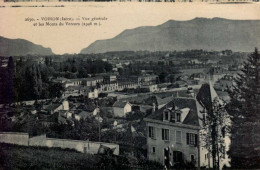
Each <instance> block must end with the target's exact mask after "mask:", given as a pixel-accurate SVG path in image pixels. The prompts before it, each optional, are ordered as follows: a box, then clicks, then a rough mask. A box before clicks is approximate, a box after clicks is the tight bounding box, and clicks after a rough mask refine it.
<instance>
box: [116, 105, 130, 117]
mask: <svg viewBox="0 0 260 170" xmlns="http://www.w3.org/2000/svg"><path fill="white" fill-rule="evenodd" d="M131 111H132V105H131V104H130V103H129V102H126V101H116V102H115V103H114V105H113V112H114V116H115V117H126V114H127V113H128V112H131Z"/></svg>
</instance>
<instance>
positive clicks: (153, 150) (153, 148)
mask: <svg viewBox="0 0 260 170" xmlns="http://www.w3.org/2000/svg"><path fill="white" fill-rule="evenodd" d="M152 153H153V154H154V153H155V146H153V147H152Z"/></svg>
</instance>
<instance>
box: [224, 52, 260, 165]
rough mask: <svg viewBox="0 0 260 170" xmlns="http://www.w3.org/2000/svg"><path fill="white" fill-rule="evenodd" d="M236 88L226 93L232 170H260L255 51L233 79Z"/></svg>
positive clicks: (259, 97) (259, 102) (259, 94)
mask: <svg viewBox="0 0 260 170" xmlns="http://www.w3.org/2000/svg"><path fill="white" fill-rule="evenodd" d="M235 83H236V86H234V87H233V89H232V90H230V91H229V95H230V98H231V101H230V103H229V104H228V105H227V110H228V113H229V114H230V116H231V121H232V127H231V146H230V150H229V156H230V157H231V166H232V168H243V169H249V168H260V146H259V143H260V112H259V109H260V83H259V54H258V51H257V49H255V52H254V53H252V54H251V55H249V56H248V58H247V61H245V62H244V66H243V69H242V70H241V73H239V74H238V76H237V77H236V78H235Z"/></svg>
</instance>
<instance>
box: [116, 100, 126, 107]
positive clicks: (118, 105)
mask: <svg viewBox="0 0 260 170" xmlns="http://www.w3.org/2000/svg"><path fill="white" fill-rule="evenodd" d="M127 103H128V102H126V101H120V100H118V101H116V102H115V103H114V105H113V107H120V108H123V107H125V105H126V104H127Z"/></svg>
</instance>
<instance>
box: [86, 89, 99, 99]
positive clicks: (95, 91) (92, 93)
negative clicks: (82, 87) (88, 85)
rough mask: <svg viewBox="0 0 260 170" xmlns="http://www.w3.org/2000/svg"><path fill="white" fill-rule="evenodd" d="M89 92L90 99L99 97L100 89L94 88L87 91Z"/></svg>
mask: <svg viewBox="0 0 260 170" xmlns="http://www.w3.org/2000/svg"><path fill="white" fill-rule="evenodd" d="M87 93H88V98H89V99H96V98H98V89H96V88H94V89H93V90H90V89H89V90H88V91H87Z"/></svg>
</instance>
